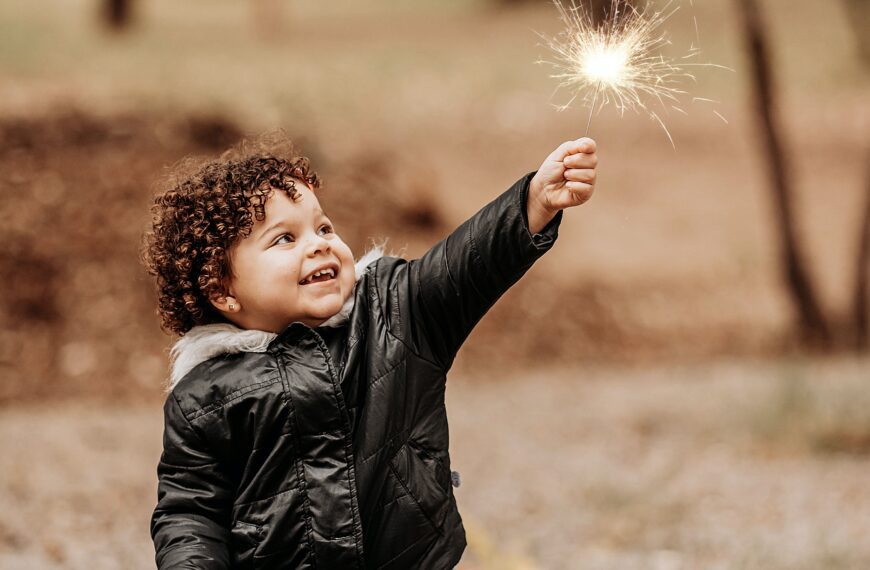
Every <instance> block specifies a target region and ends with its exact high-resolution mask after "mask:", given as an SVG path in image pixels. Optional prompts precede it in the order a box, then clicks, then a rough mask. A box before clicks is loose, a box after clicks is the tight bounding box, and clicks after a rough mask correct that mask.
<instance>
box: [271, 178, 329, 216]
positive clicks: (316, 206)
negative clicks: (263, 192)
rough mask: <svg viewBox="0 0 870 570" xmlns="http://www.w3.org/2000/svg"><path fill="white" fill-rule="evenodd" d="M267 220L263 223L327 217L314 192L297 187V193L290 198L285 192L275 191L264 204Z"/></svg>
mask: <svg viewBox="0 0 870 570" xmlns="http://www.w3.org/2000/svg"><path fill="white" fill-rule="evenodd" d="M264 206H265V210H266V218H265V219H264V220H262V222H264V223H265V222H268V221H269V219H270V218H278V217H290V218H305V217H309V216H310V217H317V216H324V215H326V214H325V213H324V211H323V208H322V207H321V206H320V201H319V200H318V199H317V196H316V195H315V194H314V192H313V191H312V190H311V189H310V188H308V187H307V186H302V187H301V188H300V187H299V186H297V193H296V196H295V197H294V198H290V196H289V195H287V193H286V192H284V191H283V190H274V191H272V193H271V194H269V197H268V198H267V199H266V202H265V204H264Z"/></svg>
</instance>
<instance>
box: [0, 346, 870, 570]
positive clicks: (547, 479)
mask: <svg viewBox="0 0 870 570" xmlns="http://www.w3.org/2000/svg"><path fill="white" fill-rule="evenodd" d="M868 366H870V361H868V360H867V359H863V360H830V361H790V362H789V361H780V362H774V361H755V362H745V361H744V362H737V361H719V362H715V363H708V364H703V365H683V366H669V367H659V368H653V367H643V368H634V367H612V366H610V367H583V368H573V369H556V370H549V371H540V372H537V373H528V374H519V375H515V376H503V377H488V378H475V379H472V378H466V377H461V376H456V377H452V378H451V379H450V380H449V386H448V392H447V393H448V414H449V418H450V422H451V448H452V451H451V453H452V456H453V464H454V468H455V469H457V470H459V472H460V473H461V477H462V484H461V486H460V487H459V488H458V489H457V490H456V492H457V499H458V502H459V506H460V512H461V513H462V515H463V518H464V519H465V521H466V525H467V528H468V532H469V544H470V546H469V549H468V550H467V554H466V556H465V557H464V559H463V563H462V564H461V566H460V568H463V569H465V570H479V569H488V570H489V569H505V568H508V569H509V568H514V569H527V570H528V569H534V568H541V569H554V570H555V569H563V568H578V569H602V570H604V569H614V570H616V569H618V570H630V569H639V570H640V569H644V570H645V569H662V570H678V569H687V570H688V569H695V568H714V569H764V570H778V569H782V570H785V569H788V570H796V569H806V570H815V569H819V568H825V569H826V570H835V569H844V570H845V569H854V570H859V569H863V568H867V567H868V565H870V543H868V541H867V540H866V537H867V536H868V533H870V487H868V485H867V472H868V469H870V440H864V441H856V440H855V438H854V437H853V435H854V434H861V433H867V431H866V430H867V427H868V426H867V425H861V424H860V423H856V424H852V423H850V421H855V422H861V421H864V422H866V421H867V416H866V414H864V415H863V416H861V414H860V413H857V412H860V410H861V409H864V410H866V408H867V407H868V405H870V396H868V393H867V390H866V379H867V376H866V372H867V370H868ZM849 417H853V418H854V419H853V420H848V419H845V418H849ZM862 418H863V419H862ZM160 431H161V414H160V406H159V403H154V404H151V405H117V406H112V405H106V404H105V403H102V404H98V403H87V402H85V401H77V402H71V403H66V404H61V403H57V404H53V405H45V406H40V407H32V406H24V407H7V408H4V409H3V410H2V411H0V441H3V450H4V452H3V454H0V474H2V477H0V481H2V484H0V567H2V568H4V569H9V570H17V569H21V570H24V569H27V570H41V569H46V570H47V569H53V568H69V569H89V570H99V569H103V568H105V569H117V568H125V569H127V568H129V569H131V570H132V569H137V568H143V569H144V568H150V567H152V566H153V562H152V552H153V549H152V546H151V543H150V539H149V536H148V520H149V516H150V510H151V509H152V508H153V506H154V503H155V493H156V481H155V472H154V470H155V465H156V462H157V459H158V456H159V453H160Z"/></svg>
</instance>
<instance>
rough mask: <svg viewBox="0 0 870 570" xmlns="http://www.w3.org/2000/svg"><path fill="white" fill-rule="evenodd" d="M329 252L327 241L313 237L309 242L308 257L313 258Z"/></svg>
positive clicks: (317, 236)
mask: <svg viewBox="0 0 870 570" xmlns="http://www.w3.org/2000/svg"><path fill="white" fill-rule="evenodd" d="M328 251H329V241H327V239H326V238H324V237H323V236H321V235H316V236H314V237H313V238H312V239H311V241H310V242H309V246H308V255H309V256H314V255H317V254H319V253H324V252H328Z"/></svg>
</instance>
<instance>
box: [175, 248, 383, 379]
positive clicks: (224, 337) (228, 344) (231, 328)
mask: <svg viewBox="0 0 870 570" xmlns="http://www.w3.org/2000/svg"><path fill="white" fill-rule="evenodd" d="M383 255H384V249H383V247H382V246H375V247H374V248H372V249H371V250H370V251H368V252H367V253H366V254H365V255H363V256H362V257H361V258H360V259H359V260H358V261H357V262H356V263H355V264H354V270H355V272H356V280H357V281H359V279H360V277H362V274H363V272H364V271H365V268H366V267H368V265H369V264H371V263H372V262H374V261H376V260H378V259H380V258H381V257H383ZM353 299H354V296H353V295H351V296H350V297H348V298H347V300H346V301H345V302H344V305H342V307H341V310H340V311H339V312H338V313H336V314H335V315H333V316H332V317H330V318H329V320H327V321H326V322H324V323H323V324H322V325H320V326H321V327H339V326H341V325H343V324H344V323H346V322H347V319H348V317H349V316H350V313H351V311H352V310H353V304H354V300H353ZM277 336H278V335H277V334H275V333H273V332H267V331H260V330H253V329H249V330H245V329H242V328H239V327H237V326H235V325H232V324H229V323H215V324H211V325H200V326H198V327H193V328H192V329H190V330H189V331H187V333H185V335H184V336H182V337H181V338H180V339H178V341H176V343H175V344H174V345H173V346H172V350H171V351H170V353H169V357H170V361H171V365H170V376H169V382H168V387H167V389H168V390H172V389H173V388H174V387H175V385H176V384H178V381H179V380H181V379H182V378H184V376H185V375H186V374H187V373H188V372H190V371H191V370H193V369H194V368H195V367H196V366H197V365H198V364H200V363H202V362H205V361H206V360H208V359H210V358H214V357H216V356H220V355H222V354H235V353H238V352H266V348H268V346H269V343H271V342H272V341H273V340H274V339H275V337H277Z"/></svg>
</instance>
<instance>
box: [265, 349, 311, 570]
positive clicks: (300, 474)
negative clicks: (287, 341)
mask: <svg viewBox="0 0 870 570" xmlns="http://www.w3.org/2000/svg"><path fill="white" fill-rule="evenodd" d="M273 358H274V359H275V363H276V365H277V370H278V374H279V375H280V377H281V383H282V388H283V387H284V382H289V380H287V378H286V376H285V370H284V368H283V363H282V362H281V361H280V358H279V356H278V355H275V354H273ZM287 385H288V386H289V384H287ZM282 391H283V392H284V398H283V399H284V402H285V403H286V404H287V407H288V408H290V418H291V419H290V422H291V423H292V433H293V439H294V440H295V443H296V448H297V449H300V446H299V428H298V426H297V425H296V406H294V405H293V399H292V398H291V397H290V394H289V391H288V390H287V389H286V388H285V389H284V390H282ZM294 463H295V467H296V478H297V479H298V481H299V488H300V492H301V493H302V504H303V506H304V507H305V513H304V514H303V515H302V519H303V520H304V521H305V539H306V541H307V542H308V548H309V550H310V552H311V566H312V568H317V557H316V556H315V555H314V554H315V552H316V551H315V550H314V536H313V532H314V531H313V529H312V527H311V517H312V515H311V500H310V499H309V498H308V482H307V481H306V479H305V468H304V467H303V465H302V456H301V455H300V454H299V453H296V460H295V461H294Z"/></svg>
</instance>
